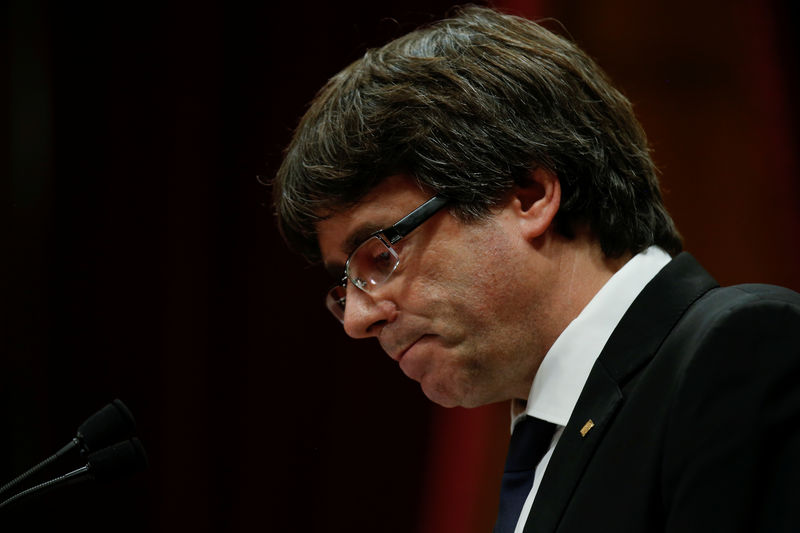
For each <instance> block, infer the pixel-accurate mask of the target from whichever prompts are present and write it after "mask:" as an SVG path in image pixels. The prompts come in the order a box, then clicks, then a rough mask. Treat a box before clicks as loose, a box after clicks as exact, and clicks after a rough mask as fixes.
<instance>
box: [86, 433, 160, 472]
mask: <svg viewBox="0 0 800 533" xmlns="http://www.w3.org/2000/svg"><path fill="white" fill-rule="evenodd" d="M87 461H88V463H89V473H90V474H91V475H92V476H93V477H94V478H95V479H97V480H99V481H113V480H115V479H119V478H123V477H127V476H130V475H132V474H134V473H136V472H140V471H142V470H144V469H145V468H147V454H146V453H145V451H144V446H142V443H141V442H140V441H139V439H137V438H136V437H133V438H132V439H128V440H124V441H122V442H118V443H116V444H112V445H111V446H108V447H106V448H103V449H102V450H98V451H96V452H93V453H90V454H89V456H88V457H87Z"/></svg>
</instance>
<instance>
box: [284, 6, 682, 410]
mask: <svg viewBox="0 0 800 533" xmlns="http://www.w3.org/2000/svg"><path fill="white" fill-rule="evenodd" d="M433 196H437V197H440V198H445V199H446V202H447V203H446V205H445V207H444V208H443V209H439V210H437V211H435V212H434V211H431V213H433V214H431V216H430V217H429V218H427V219H425V221H424V222H420V223H419V224H415V225H414V227H415V228H416V229H414V230H413V231H412V232H411V233H410V234H409V235H408V237H405V238H403V239H402V240H400V241H398V242H397V243H389V242H388V241H387V239H386V235H385V234H383V235H381V237H380V239H382V240H384V241H387V243H386V244H385V245H384V244H382V243H381V242H380V239H377V240H376V239H373V240H371V241H370V243H369V244H368V245H367V246H362V247H360V248H359V247H358V244H359V242H361V241H362V240H363V239H365V238H367V236H368V235H369V234H370V233H371V232H374V231H376V230H379V229H386V228H389V227H390V226H392V225H393V224H395V223H396V222H398V221H399V220H401V219H402V218H403V217H405V216H406V215H407V214H409V213H412V212H415V209H416V208H418V207H419V206H420V205H422V204H424V203H425V202H426V201H427V200H429V199H430V198H431V197H433ZM275 201H276V205H277V209H278V216H279V221H280V225H281V229H282V232H283V234H284V235H285V237H286V238H287V240H288V241H289V242H290V244H291V245H293V246H294V247H295V248H297V249H299V250H301V251H302V252H303V253H305V254H306V255H307V256H308V257H310V258H321V259H322V260H323V261H324V262H325V264H326V266H327V267H328V268H329V269H330V270H331V271H334V270H335V272H333V273H334V274H339V273H341V272H342V271H343V270H345V271H346V273H347V274H348V278H346V279H345V280H344V285H343V287H342V288H341V289H339V291H338V292H334V295H335V298H334V299H333V301H334V304H333V305H338V304H336V301H337V298H342V297H344V296H345V295H346V298H347V300H346V305H342V306H341V308H340V309H339V310H338V311H337V310H336V309H334V311H335V312H338V313H339V317H340V318H341V319H343V323H344V326H345V330H346V331H347V333H348V334H349V335H351V336H353V337H356V338H362V337H373V336H374V337H377V338H378V340H379V341H380V343H381V345H382V347H383V348H384V349H385V350H386V352H387V353H388V354H389V355H390V356H391V357H392V358H394V359H396V360H397V361H398V362H399V363H400V367H401V368H402V369H403V370H404V372H405V373H406V374H408V375H409V376H410V377H412V378H414V379H416V380H417V381H419V382H420V383H421V385H422V388H423V390H424V391H425V393H426V394H427V395H428V396H429V397H430V398H431V399H433V400H434V401H436V402H438V403H441V404H443V405H464V406H474V405H481V404H484V403H489V402H493V401H499V400H503V399H507V398H524V397H526V395H527V390H528V389H529V388H530V384H531V381H532V380H533V376H534V375H535V373H536V370H537V369H538V365H539V363H540V362H541V359H542V357H543V356H544V354H545V353H546V351H547V349H549V347H550V346H551V345H552V343H553V342H554V341H555V338H556V337H557V336H558V335H559V334H560V332H561V331H563V328H564V327H566V325H567V324H568V323H569V321H570V320H572V319H573V318H574V317H575V316H576V314H577V313H578V312H579V311H580V309H582V307H583V306H584V305H585V304H586V303H587V302H588V300H589V299H590V298H591V296H592V295H593V294H594V293H596V291H597V290H598V289H599V287H600V286H602V283H604V282H605V280H607V279H608V277H609V276H610V273H613V271H615V269H617V268H619V266H620V265H621V264H622V263H624V260H626V259H627V257H629V256H630V255H631V254H634V253H637V252H639V251H641V250H643V249H644V248H646V247H647V246H649V245H651V244H657V245H660V246H662V247H663V248H665V249H666V250H667V251H669V252H671V253H676V252H677V251H679V249H680V247H681V243H680V237H679V236H678V234H677V232H676V231H675V229H674V226H673V224H672V221H671V220H670V218H669V215H668V214H667V213H666V211H665V209H664V207H663V205H662V203H661V197H660V193H659V189H658V181H657V178H656V175H655V169H654V166H653V163H652V161H651V159H650V157H649V153H648V148H647V144H646V139H645V136H644V133H643V131H642V129H641V127H640V126H639V124H638V122H637V121H636V119H635V118H634V116H633V113H632V110H631V106H630V104H629V102H628V101H627V100H626V99H625V98H624V97H623V96H622V95H621V94H620V93H619V92H618V91H616V90H615V89H614V88H613V87H611V85H610V84H609V82H608V81H607V79H606V78H605V76H604V75H603V73H602V72H601V71H600V70H599V68H598V67H597V66H596V65H595V64H594V63H593V62H592V61H591V60H590V59H589V58H588V57H587V56H586V55H585V54H583V52H581V51H580V50H579V49H577V48H576V47H575V46H574V45H572V44H571V43H569V42H568V41H565V40H563V39H561V38H560V37H557V36H555V35H553V34H551V33H549V32H548V31H546V30H544V29H543V28H541V27H540V26H538V25H536V24H534V23H532V22H529V21H526V20H523V19H520V18H516V17H510V16H505V15H501V14H499V13H496V12H494V11H491V10H488V9H484V8H474V7H473V8H466V9H463V10H462V11H460V12H459V15H458V16H456V17H455V18H453V19H449V20H445V21H441V22H439V23H436V24H434V25H432V26H430V27H427V28H424V29H421V30H418V31H416V32H413V33H411V34H409V35H406V36H405V37H402V38H400V39H397V40H395V41H393V42H391V43H389V44H388V45H386V46H384V47H383V48H381V49H378V50H372V51H370V52H368V53H367V54H366V55H365V56H364V58H362V59H361V60H359V61H357V62H355V63H353V64H352V65H350V66H349V67H347V68H346V69H345V70H343V71H342V72H340V73H339V74H338V75H336V76H335V77H334V78H332V79H331V80H330V81H329V83H328V84H327V85H326V86H325V87H324V88H323V89H322V91H321V92H320V93H319V94H318V95H317V97H316V99H315V100H314V102H313V103H312V105H311V108H310V109H309V111H308V112H307V113H306V115H305V116H304V117H303V119H302V121H301V123H300V125H299V126H298V129H297V131H296V133H295V136H294V139H293V140H292V143H291V145H290V146H289V148H288V150H287V154H286V158H285V160H284V163H283V165H282V166H281V169H280V170H279V172H278V176H277V180H276V183H275ZM423 211H424V209H423ZM416 213H419V211H416ZM400 225H401V226H403V224H402V223H401V224H400ZM389 233H392V232H391V231H389ZM357 248H358V250H359V251H358V252H357V253H355V254H354V253H353V252H354V250H355V249H357ZM354 255H355V257H354ZM348 261H349V262H348ZM356 263H357V265H356ZM354 265H356V266H354ZM364 265H366V266H364ZM346 267H347V268H346ZM373 271H377V272H378V276H377V277H376V279H377V281H376V282H375V283H374V284H372V285H370V284H369V283H366V282H365V280H364V279H363V275H364V272H366V273H367V274H368V275H371V273H372V272H373ZM339 301H340V302H341V303H342V304H344V300H339Z"/></svg>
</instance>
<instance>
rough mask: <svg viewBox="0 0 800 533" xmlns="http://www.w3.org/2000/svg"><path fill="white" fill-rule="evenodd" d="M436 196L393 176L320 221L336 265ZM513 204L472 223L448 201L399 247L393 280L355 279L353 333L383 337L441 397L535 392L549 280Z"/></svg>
mask: <svg viewBox="0 0 800 533" xmlns="http://www.w3.org/2000/svg"><path fill="white" fill-rule="evenodd" d="M431 196H432V193H428V192H425V191H422V190H420V188H419V186H418V185H416V183H415V182H414V181H413V180H411V179H410V178H407V177H403V176H393V177H391V178H388V179H386V180H385V181H383V182H382V183H381V184H380V185H378V186H377V187H376V188H375V189H374V190H373V191H372V192H371V193H370V194H369V195H367V196H366V197H365V198H364V200H363V201H362V202H360V203H359V204H358V205H357V206H355V207H354V208H351V209H349V210H347V211H344V212H341V213H337V214H335V215H333V216H331V217H330V218H328V219H326V220H324V221H322V222H320V223H319V224H318V225H317V230H318V238H319V245H320V249H321V251H322V257H323V260H324V262H325V264H326V266H327V268H328V269H329V270H331V271H336V272H341V271H342V270H343V267H344V263H345V261H346V260H347V257H348V255H349V254H350V252H352V249H353V248H354V246H355V245H357V244H358V242H357V241H358V240H359V238H363V237H365V236H366V235H368V234H369V233H371V232H373V231H376V230H378V229H382V228H386V227H389V226H391V225H392V224H394V223H395V222H397V221H398V220H399V219H401V218H402V217H403V216H405V215H406V214H408V213H409V212H411V211H412V210H413V209H415V208H416V207H418V206H419V205H421V204H422V203H423V202H425V201H426V200H428V199H429V198H430V197H431ZM513 212H514V210H513V208H511V207H509V206H505V207H504V206H500V207H499V208H498V209H497V210H496V211H495V212H493V214H492V215H491V216H490V217H489V219H488V220H484V221H481V222H477V223H471V224H465V223H463V222H461V221H459V220H458V219H456V218H455V217H453V216H452V215H451V214H450V213H449V212H448V211H447V209H446V208H445V209H443V210H442V211H440V212H438V213H437V214H436V215H434V216H433V217H432V218H431V219H430V220H428V221H426V222H425V223H423V224H422V225H421V226H420V227H419V228H417V229H416V230H415V231H413V232H412V233H411V234H410V235H408V236H407V237H406V238H405V239H403V240H402V241H400V243H398V244H397V245H396V247H395V248H396V249H397V250H398V252H399V254H400V263H399V265H398V267H397V269H396V270H395V272H394V273H393V274H392V276H391V277H390V278H389V279H388V280H387V281H386V282H385V283H384V284H382V285H380V286H379V287H377V288H375V289H373V290H371V292H369V293H366V292H364V291H362V290H360V289H358V288H356V287H355V286H353V284H352V283H348V287H347V306H346V309H345V315H344V328H345V331H346V332H347V334H348V335H350V336H351V337H354V338H367V337H376V338H377V339H378V341H379V342H380V344H381V346H382V347H383V349H384V350H385V351H386V353H388V354H389V356H390V357H391V358H392V359H394V360H396V361H398V363H399V365H400V368H401V369H402V370H403V372H405V374H406V375H408V376H409V377H410V378H412V379H414V380H416V381H418V382H419V383H420V385H421V386H422V390H423V391H424V393H425V394H426V395H427V396H428V398H430V399H431V400H433V401H434V402H436V403H439V404H441V405H444V406H455V405H461V406H465V407H474V406H477V405H483V404H487V403H492V402H496V401H501V400H505V399H509V398H515V397H516V398H527V395H528V390H529V388H530V386H531V382H532V380H533V376H534V374H535V372H536V369H537V368H538V365H539V363H540V362H541V358H542V357H543V354H544V353H545V352H546V349H547V344H546V343H545V342H544V341H543V339H542V336H541V335H540V334H539V331H540V327H539V321H540V320H542V319H544V318H545V317H546V307H545V302H547V299H548V297H549V295H548V289H547V287H548V279H547V277H546V276H542V275H541V274H542V273H541V272H540V273H539V275H537V272H533V271H532V270H535V269H532V268H531V265H535V261H534V262H532V261H531V259H532V257H535V253H534V251H533V249H532V247H531V244H530V243H529V242H528V241H526V240H525V238H524V237H523V236H522V235H521V233H522V232H521V231H520V230H519V227H518V226H519V221H518V220H517V218H516V217H515V216H514V214H513ZM354 243H355V244H354ZM543 270H544V271H546V270H547V269H543Z"/></svg>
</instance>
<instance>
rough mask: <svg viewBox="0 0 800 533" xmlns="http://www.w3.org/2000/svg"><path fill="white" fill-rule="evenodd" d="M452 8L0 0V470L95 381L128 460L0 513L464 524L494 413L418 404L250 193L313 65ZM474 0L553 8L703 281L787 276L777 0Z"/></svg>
mask: <svg viewBox="0 0 800 533" xmlns="http://www.w3.org/2000/svg"><path fill="white" fill-rule="evenodd" d="M452 4H454V2H444V1H433V2H432V1H426V2H422V1H418V0H415V1H391V2H367V1H354V2H346V3H335V2H325V3H322V2H320V3H315V2H311V3H303V2H295V3H281V4H272V3H266V2H264V3H260V4H245V3H232V2H227V3H226V2H221V1H209V2H196V3H188V2H186V3H180V2H163V3H146V2H145V3H100V2H80V1H76V2H70V3H67V2H48V1H44V0H33V1H23V0H11V1H10V2H9V3H8V4H7V5H6V7H5V9H6V13H5V14H6V16H5V17H4V20H5V22H4V27H2V31H0V34H2V36H3V39H4V42H3V45H4V46H3V60H4V64H5V65H6V68H5V69H4V70H5V71H6V72H8V74H9V75H8V76H7V80H8V81H7V83H4V84H3V91H4V94H3V97H4V98H5V101H6V102H7V103H8V104H7V105H6V106H5V107H4V108H3V109H4V110H3V113H4V115H3V123H4V124H6V125H7V128H6V132H7V135H8V142H7V143H3V146H2V150H3V152H2V156H3V160H5V161H7V163H6V165H5V169H4V170H3V175H2V177H3V179H2V181H1V182H0V199H1V200H2V204H0V205H2V214H3V219H2V226H3V229H2V236H3V239H2V254H1V255H0V264H2V270H0V274H2V284H1V285H0V287H2V295H0V297H1V298H2V306H0V308H1V309H2V311H0V312H2V315H1V316H0V318H1V319H2V321H1V322H0V327H1V328H2V329H0V333H1V334H2V336H1V337H0V340H1V341H2V345H0V349H1V350H2V351H1V352H0V436H2V439H0V452H2V453H0V483H2V482H5V481H7V480H9V479H11V478H12V477H14V476H15V475H16V474H18V473H19V472H20V471H22V470H24V469H25V468H27V467H28V466H30V465H32V464H34V463H36V462H38V461H39V460H41V459H43V458H44V457H46V456H47V455H49V454H51V453H53V452H55V451H56V450H57V449H58V448H60V447H61V446H62V445H63V444H66V442H67V441H69V439H70V438H72V436H74V434H75V430H76V428H77V426H78V425H79V424H80V423H81V422H82V421H83V420H84V419H85V418H86V417H87V416H88V415H89V414H91V413H92V412H94V411H95V410H97V409H99V408H100V407H102V406H103V405H104V404H105V403H107V402H109V401H110V400H112V399H113V398H116V397H119V398H121V399H122V400H123V401H125V402H126V404H127V405H128V406H129V407H130V408H131V410H132V411H133V412H134V414H135V415H136V416H137V419H138V421H139V436H140V438H141V440H142V442H143V443H144V445H145V447H146V448H147V450H148V452H149V457H150V467H149V469H148V471H147V472H145V473H142V474H138V475H136V476H134V478H133V479H132V480H128V481H125V482H116V483H112V484H111V485H100V484H85V485H79V486H74V487H71V488H68V489H63V490H61V491H58V492H53V493H50V494H48V495H46V496H44V497H42V498H41V499H39V500H37V501H36V502H34V503H31V504H28V505H21V506H19V507H17V508H16V509H15V510H13V511H12V512H9V513H5V515H4V514H3V512H2V511H0V528H2V529H4V530H9V531H12V530H16V529H19V530H22V528H23V527H24V528H25V529H26V530H28V531H31V530H33V531H39V530H41V531H44V530H52V529H54V528H56V527H70V528H71V527H80V528H81V530H82V531H85V532H93V531H108V530H114V531H171V530H192V531H251V530H264V531H382V532H394V531H397V532H401V531H403V532H405V531H428V530H430V531H467V530H468V529H469V530H474V531H486V530H489V529H490V527H491V523H492V514H493V513H494V506H495V500H494V498H496V495H495V493H496V491H497V483H499V477H498V476H499V473H500V472H499V469H500V468H501V466H502V461H503V453H504V447H505V441H506V440H507V438H508V437H507V423H508V419H507V406H506V405H499V406H490V407H487V408H482V409H479V410H475V411H465V410H460V409H454V410H445V409H441V408H436V407H433V406H431V405H430V403H429V402H428V400H427V399H425V398H424V396H423V395H422V394H421V393H420V391H419V388H418V386H417V385H416V384H415V383H413V382H412V381H410V380H408V379H406V378H405V377H404V376H403V375H402V373H401V372H399V371H398V369H397V368H396V365H395V364H394V363H393V362H392V361H391V360H390V359H389V358H387V357H386V356H385V355H383V354H382V352H381V351H380V350H379V348H378V347H377V345H376V344H373V343H370V342H365V343H359V342H354V341H352V340H350V339H347V338H346V337H345V335H344V334H343V332H342V331H341V328H340V326H339V325H338V324H337V323H336V322H335V321H334V320H333V319H332V318H331V317H329V316H328V315H327V311H325V309H324V307H323V305H322V295H323V293H324V291H325V289H326V288H327V286H328V285H329V283H330V281H329V280H328V279H327V276H326V275H325V274H324V273H323V272H322V271H321V270H319V269H316V268H312V267H308V266H307V265H306V264H305V263H304V261H303V260H302V259H301V258H299V257H297V256H295V255H292V254H290V253H288V252H287V251H286V249H285V247H284V246H283V244H282V243H281V241H280V238H279V236H278V234H277V231H276V228H275V224H274V221H273V216H272V210H271V207H270V205H269V202H270V199H269V195H270V191H269V188H268V187H267V186H265V185H264V182H266V181H269V179H271V177H272V175H273V174H274V172H275V170H276V169H277V166H278V165H279V164H280V157H281V151H282V149H283V147H284V146H285V145H286V144H287V142H288V139H289V137H290V134H291V130H292V128H293V127H294V125H295V124H296V122H297V120H298V118H299V116H300V115H301V114H302V112H303V110H304V109H305V106H306V105H307V103H308V101H309V100H310V99H311V98H312V97H313V95H314V93H315V92H316V91H317V89H318V88H319V87H320V86H321V85H322V84H323V83H324V82H325V80H326V79H327V78H328V77H330V76H331V75H333V74H334V73H335V72H337V71H338V70H339V69H341V68H342V67H343V66H345V65H346V64H347V63H349V62H350V61H352V60H354V59H356V58H357V57H359V56H360V55H361V54H362V53H363V51H364V49H365V48H366V47H369V46H377V45H380V44H382V43H384V42H386V41H387V40H389V39H391V38H392V37H394V36H397V35H400V34H402V33H405V32H406V31H408V30H410V29H411V28H413V27H415V26H416V25H418V24H420V23H424V22H427V21H430V20H433V19H436V18H440V17H441V16H442V15H443V14H444V13H445V12H446V10H447V9H448V8H449V7H450V6H451V5H452ZM502 5H504V6H505V7H506V9H507V10H510V11H511V12H514V13H520V14H525V15H528V16H532V17H555V18H557V19H558V20H560V21H561V22H562V23H563V24H564V26H565V27H566V29H567V30H568V34H569V35H571V36H572V38H574V39H575V40H576V41H577V42H578V43H579V44H580V45H581V46H582V47H584V48H585V49H586V50H587V51H589V53H590V54H591V55H593V56H594V57H596V58H597V59H598V61H599V63H600V64H601V65H602V66H603V67H604V68H606V69H607V71H608V72H609V74H610V75H611V77H612V79H614V80H615V81H616V82H617V83H618V85H620V86H621V87H622V88H623V90H624V91H625V92H626V93H627V94H628V95H629V96H630V97H631V99H632V101H633V102H634V105H635V107H636V109H637V113H638V115H639V116H640V118H641V120H642V122H643V123H644V126H645V129H646V130H647V131H648V133H649V135H650V138H651V142H652V144H653V147H654V157H655V159H656V162H657V163H658V165H659V166H660V168H661V169H662V171H663V183H664V188H665V196H666V202H667V205H668V207H669V208H670V210H671V211H672V212H673V214H674V216H675V219H676V222H677V224H678V227H679V229H680V230H681V231H682V233H683V234H684V236H685V237H686V245H687V248H688V249H689V250H690V251H691V252H692V253H693V254H694V255H695V256H696V257H698V258H699V259H700V260H701V262H703V263H704V264H705V265H706V267H707V268H708V269H709V270H710V271H711V272H712V274H714V275H716V276H717V277H718V279H720V281H722V282H723V283H737V282H743V281H763V282H772V283H778V284H782V285H787V286H790V287H792V288H794V289H795V290H797V289H799V288H800V274H798V272H800V246H799V245H800V192H799V191H800V185H799V184H798V179H797V176H798V172H797V170H798V161H797V158H796V155H795V154H796V149H797V126H798V120H797V118H798V116H797V104H796V102H795V101H794V95H795V94H797V88H798V84H797V67H796V65H797V48H796V46H795V43H794V42H793V41H792V38H791V30H792V29H793V28H794V27H796V26H795V23H796V22H797V19H796V18H795V16H794V14H793V13H792V12H790V11H789V10H788V8H787V6H785V5H784V4H783V3H778V2H772V3H770V2H756V1H752V2H732V3H731V2H719V3H716V4H715V3H702V4H700V5H698V3H697V2H666V1H659V2H652V3H651V2H635V1H633V0H628V1H625V0H612V1H607V2H592V1H589V0H585V1H579V0H571V1H568V2H555V1H554V0H553V1H551V2H546V1H542V2H505V3H503V4H502ZM645 5H646V7H645ZM548 27H550V28H552V29H555V30H559V31H562V32H563V30H560V29H559V26H558V24H555V23H552V22H550V23H548ZM70 465H71V463H70ZM65 466H66V464H65ZM56 473H60V471H56V472H53V474H54V475H55V474H56ZM462 494H463V495H464V496H463V497H462V496H461V495H462ZM12 524H13V527H12ZM470 528H471V529H470Z"/></svg>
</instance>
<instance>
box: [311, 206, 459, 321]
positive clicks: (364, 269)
mask: <svg viewBox="0 0 800 533" xmlns="http://www.w3.org/2000/svg"><path fill="white" fill-rule="evenodd" d="M445 204H447V199H446V198H442V197H441V196H434V197H433V198H431V199H430V200H428V201H427V202H425V203H424V204H422V205H421V206H419V207H418V208H416V209H414V210H413V211H412V212H410V213H409V214H407V215H406V216H405V217H403V218H402V219H401V220H400V221H398V222H397V223H395V224H394V225H393V226H391V227H389V228H386V229H382V230H378V231H376V232H375V233H373V234H372V235H370V236H369V237H367V238H366V239H365V240H364V242H362V243H361V244H359V245H358V247H357V248H356V249H355V250H353V252H352V253H351V254H350V257H348V258H347V262H346V263H345V264H344V276H343V277H342V282H341V283H340V284H339V285H336V286H335V287H333V288H332V289H331V290H329V291H328V294H327V297H326V298H325V306H326V307H327V308H328V310H329V311H330V312H331V313H333V316H335V317H336V318H337V319H338V320H339V322H344V307H345V304H346V296H347V282H348V280H349V281H350V282H351V283H352V284H353V285H355V286H356V287H358V288H359V289H361V290H362V291H364V292H370V291H372V290H373V289H375V287H378V286H380V285H381V284H382V283H385V282H386V280H387V279H389V276H391V275H392V273H393V272H394V271H395V269H396V268H397V265H398V264H399V263H400V255H399V254H398V251H397V250H395V249H394V248H393V247H392V246H393V245H395V244H397V243H398V242H400V240H401V239H403V238H404V237H405V236H407V235H408V234H409V233H411V232H412V231H414V230H415V229H417V228H418V227H419V226H420V225H421V224H422V223H423V222H425V221H426V220H428V219H429V218H430V217H432V216H433V215H434V214H435V213H436V212H437V211H439V210H440V209H441V208H442V207H444V206H445Z"/></svg>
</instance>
